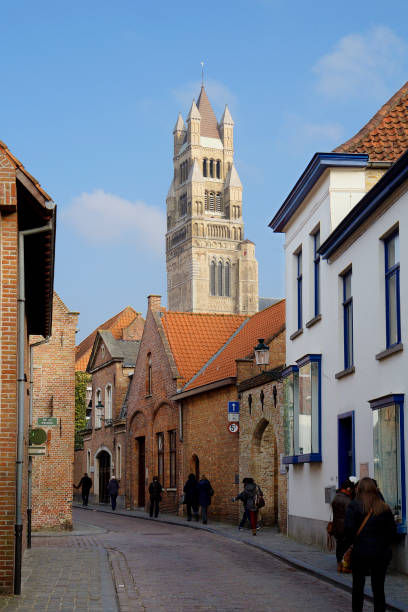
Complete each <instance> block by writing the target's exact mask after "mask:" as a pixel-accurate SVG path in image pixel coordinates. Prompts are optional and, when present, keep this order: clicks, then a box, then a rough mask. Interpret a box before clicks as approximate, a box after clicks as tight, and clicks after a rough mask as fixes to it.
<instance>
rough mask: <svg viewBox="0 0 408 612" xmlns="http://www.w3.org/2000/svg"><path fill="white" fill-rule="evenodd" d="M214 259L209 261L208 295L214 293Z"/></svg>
mask: <svg viewBox="0 0 408 612" xmlns="http://www.w3.org/2000/svg"><path fill="white" fill-rule="evenodd" d="M215 289H216V287H215V261H212V262H211V263H210V295H215Z"/></svg>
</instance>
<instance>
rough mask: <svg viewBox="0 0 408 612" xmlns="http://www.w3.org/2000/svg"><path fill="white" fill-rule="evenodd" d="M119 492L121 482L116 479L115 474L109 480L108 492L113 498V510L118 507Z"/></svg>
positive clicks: (111, 498)
mask: <svg viewBox="0 0 408 612" xmlns="http://www.w3.org/2000/svg"><path fill="white" fill-rule="evenodd" d="M118 493H119V482H118V480H116V478H115V476H112V478H111V479H110V481H109V482H108V494H109V496H110V500H111V506H112V510H115V509H116V498H117V497H118Z"/></svg>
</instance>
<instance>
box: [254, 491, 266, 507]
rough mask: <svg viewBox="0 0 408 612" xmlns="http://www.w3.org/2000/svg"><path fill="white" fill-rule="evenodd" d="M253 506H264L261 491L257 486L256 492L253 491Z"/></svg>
mask: <svg viewBox="0 0 408 612" xmlns="http://www.w3.org/2000/svg"><path fill="white" fill-rule="evenodd" d="M254 502H255V508H256V509H257V510H259V509H260V508H263V507H264V506H265V500H264V496H263V494H262V493H261V491H260V490H259V488H258V489H257V491H256V493H255V500H254Z"/></svg>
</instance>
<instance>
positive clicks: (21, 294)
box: [14, 222, 53, 595]
mask: <svg viewBox="0 0 408 612" xmlns="http://www.w3.org/2000/svg"><path fill="white" fill-rule="evenodd" d="M52 228H53V226H52V222H50V223H48V224H47V225H43V226H42V227H38V228H35V229H29V230H23V231H21V232H18V299H17V303H18V309H17V330H18V338H17V381H18V387H17V457H16V522H15V525H14V532H15V552H14V563H15V568H14V594H15V595H20V594H21V562H22V540H23V519H22V513H21V507H22V494H23V462H24V391H25V375H24V339H25V327H24V322H25V319H24V315H25V267H24V238H25V237H26V236H31V235H33V234H40V233H43V232H48V231H50V230H52Z"/></svg>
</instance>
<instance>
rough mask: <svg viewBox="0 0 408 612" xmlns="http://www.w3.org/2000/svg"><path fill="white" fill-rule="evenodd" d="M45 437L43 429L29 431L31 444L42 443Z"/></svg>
mask: <svg viewBox="0 0 408 612" xmlns="http://www.w3.org/2000/svg"><path fill="white" fill-rule="evenodd" d="M46 439H47V433H46V432H45V431H44V430H43V429H39V428H36V429H32V430H31V431H30V443H31V444H43V443H44V442H45V441H46Z"/></svg>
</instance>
